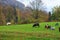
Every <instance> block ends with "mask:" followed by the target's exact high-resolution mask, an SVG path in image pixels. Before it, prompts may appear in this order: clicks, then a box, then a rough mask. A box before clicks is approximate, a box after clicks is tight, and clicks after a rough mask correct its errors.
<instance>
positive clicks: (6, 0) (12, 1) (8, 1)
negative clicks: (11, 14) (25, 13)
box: [0, 0, 25, 10]
mask: <svg viewBox="0 0 60 40" xmlns="http://www.w3.org/2000/svg"><path fill="white" fill-rule="evenodd" d="M0 5H3V6H8V5H9V6H13V7H17V8H20V9H21V10H22V9H24V7H25V5H24V4H23V3H21V2H19V1H16V0H0Z"/></svg>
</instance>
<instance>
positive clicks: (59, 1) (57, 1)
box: [18, 0, 60, 11]
mask: <svg viewBox="0 0 60 40" xmlns="http://www.w3.org/2000/svg"><path fill="white" fill-rule="evenodd" d="M18 1H20V2H22V3H23V4H24V5H25V6H27V5H28V4H29V3H30V2H32V0H18ZM42 2H43V4H44V6H45V7H46V10H47V11H52V8H53V7H55V6H59V5H60V0H42Z"/></svg>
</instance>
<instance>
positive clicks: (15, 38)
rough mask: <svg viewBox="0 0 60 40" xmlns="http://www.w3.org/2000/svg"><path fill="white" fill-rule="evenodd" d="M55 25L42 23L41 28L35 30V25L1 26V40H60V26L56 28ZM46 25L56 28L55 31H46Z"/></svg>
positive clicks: (53, 23)
mask: <svg viewBox="0 0 60 40" xmlns="http://www.w3.org/2000/svg"><path fill="white" fill-rule="evenodd" d="M55 23H56V22H44V23H40V27H39V28H33V27H32V25H33V24H21V25H8V26H0V40H60V32H59V31H58V27H60V25H59V26H55ZM58 23H59V24H60V22H58ZM45 24H49V25H51V26H53V27H55V30H50V29H45V27H44V26H45Z"/></svg>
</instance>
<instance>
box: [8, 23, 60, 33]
mask: <svg viewBox="0 0 60 40" xmlns="http://www.w3.org/2000/svg"><path fill="white" fill-rule="evenodd" d="M10 24H11V23H10V22H8V23H7V25H10ZM58 25H59V23H56V24H55V26H58ZM33 27H40V25H39V23H38V22H36V23H34V24H33ZM45 28H46V29H50V30H55V27H52V26H50V25H48V24H46V25H45ZM58 30H59V32H60V27H59V28H58Z"/></svg>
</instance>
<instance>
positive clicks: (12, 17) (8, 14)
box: [0, 5, 48, 25]
mask: <svg viewBox="0 0 60 40" xmlns="http://www.w3.org/2000/svg"><path fill="white" fill-rule="evenodd" d="M37 20H38V21H39V22H44V21H48V14H47V12H46V11H42V10H40V11H39V18H38V19H37ZM35 21H36V19H34V17H33V15H32V12H31V10H30V9H29V8H28V9H25V10H22V11H21V10H20V9H19V8H15V7H12V6H2V5H0V25H3V24H6V23H7V22H11V23H12V24H24V23H33V22H35Z"/></svg>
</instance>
